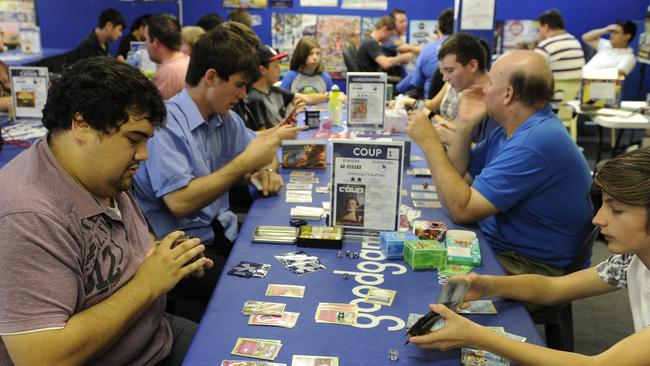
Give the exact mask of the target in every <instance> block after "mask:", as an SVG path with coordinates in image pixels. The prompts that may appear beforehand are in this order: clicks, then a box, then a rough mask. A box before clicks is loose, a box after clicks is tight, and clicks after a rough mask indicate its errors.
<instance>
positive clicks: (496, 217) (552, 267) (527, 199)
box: [409, 51, 593, 275]
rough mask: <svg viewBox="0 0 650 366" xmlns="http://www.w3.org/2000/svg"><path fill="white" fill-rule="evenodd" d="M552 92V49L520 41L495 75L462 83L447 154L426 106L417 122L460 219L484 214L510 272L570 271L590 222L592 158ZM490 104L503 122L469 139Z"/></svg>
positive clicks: (414, 126)
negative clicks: (476, 83)
mask: <svg viewBox="0 0 650 366" xmlns="http://www.w3.org/2000/svg"><path fill="white" fill-rule="evenodd" d="M552 96H553V75H552V73H551V70H550V69H549V66H548V64H547V63H546V61H545V60H544V58H543V57H542V56H540V55H539V54H536V53H535V52H533V51H514V52H511V53H508V54H505V55H503V56H502V57H500V58H499V60H497V62H496V63H495V64H494V66H493V67H492V69H491V70H490V72H489V83H488V84H487V85H485V86H483V87H480V88H472V89H469V90H467V91H465V92H464V93H463V98H462V99H461V102H460V106H459V112H458V117H457V121H459V126H458V130H457V131H456V137H455V139H454V141H453V143H452V144H451V145H450V147H449V151H448V154H447V153H446V152H445V150H444V148H443V146H442V144H441V143H440V140H439V138H438V135H437V134H436V131H435V129H434V128H433V126H432V125H431V123H430V122H429V120H428V119H427V117H426V116H425V115H424V114H423V113H422V112H418V113H416V114H414V115H413V116H412V117H411V121H410V122H409V135H410V136H411V138H412V139H413V141H415V142H416V143H417V144H418V145H419V146H420V147H421V148H422V150H423V151H424V154H425V156H426V159H427V162H428V165H429V168H430V169H431V175H432V176H433V181H434V184H435V185H436V188H437V190H438V195H439V196H440V197H441V199H442V200H443V201H444V202H445V204H446V206H447V209H448V210H449V213H450V214H451V217H452V219H453V220H454V222H456V223H463V224H468V223H476V222H478V223H479V225H480V228H481V230H482V231H483V233H484V234H485V236H486V238H487V240H488V242H489V244H490V245H491V246H492V248H493V249H494V250H495V252H497V257H498V259H499V262H500V263H501V265H502V266H503V267H504V269H505V270H506V272H508V273H509V274H520V273H539V274H545V275H560V274H562V273H563V272H564V268H566V267H567V265H569V263H570V262H571V261H572V260H573V258H574V257H575V254H576V252H577V251H578V250H579V248H580V245H581V244H582V242H583V240H584V239H585V238H586V237H587V235H588V234H589V232H590V230H591V224H590V220H591V216H592V213H593V210H592V207H591V205H590V203H589V201H588V199H587V195H588V192H589V187H590V184H591V178H590V172H589V167H588V166H587V162H586V160H585V158H584V157H583V156H582V154H581V153H580V151H579V150H578V148H577V146H576V145H575V143H574V142H573V141H572V140H571V138H570V136H569V134H568V133H567V131H566V130H565V129H564V127H563V125H562V123H561V122H560V120H559V119H558V118H557V116H556V115H555V114H554V113H553V112H552V111H551V107H550V106H549V104H548V103H549V101H550V100H551V97H552ZM485 113H487V114H488V115H489V116H490V117H492V118H493V119H495V120H496V121H498V122H499V124H500V127H499V128H497V129H495V130H494V131H493V132H492V133H491V134H490V135H489V136H488V137H487V138H486V139H485V140H484V141H482V142H480V143H479V144H477V145H476V146H475V147H474V148H473V149H471V148H470V143H471V131H472V129H473V128H474V126H475V125H476V123H478V121H480V120H481V118H483V116H484V115H485Z"/></svg>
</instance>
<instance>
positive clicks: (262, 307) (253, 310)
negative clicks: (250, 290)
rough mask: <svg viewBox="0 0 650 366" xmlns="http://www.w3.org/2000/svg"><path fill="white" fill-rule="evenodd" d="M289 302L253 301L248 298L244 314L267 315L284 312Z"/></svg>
mask: <svg viewBox="0 0 650 366" xmlns="http://www.w3.org/2000/svg"><path fill="white" fill-rule="evenodd" d="M286 306H287V304H283V303H279V302H266V301H252V300H248V301H246V302H245V303H244V309H243V310H242V314H244V315H253V314H266V315H279V314H282V313H283V312H284V309H285V307H286Z"/></svg>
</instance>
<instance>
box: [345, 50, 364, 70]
mask: <svg viewBox="0 0 650 366" xmlns="http://www.w3.org/2000/svg"><path fill="white" fill-rule="evenodd" d="M357 53H358V51H357V49H356V47H354V46H350V47H346V48H344V49H343V62H345V68H346V69H347V70H348V72H358V71H361V70H359V64H358V63H357Z"/></svg>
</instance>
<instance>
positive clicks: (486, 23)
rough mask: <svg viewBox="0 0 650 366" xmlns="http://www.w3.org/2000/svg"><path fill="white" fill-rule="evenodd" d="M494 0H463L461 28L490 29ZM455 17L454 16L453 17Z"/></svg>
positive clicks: (492, 21) (492, 20)
mask: <svg viewBox="0 0 650 366" xmlns="http://www.w3.org/2000/svg"><path fill="white" fill-rule="evenodd" d="M494 2H495V0H463V5H462V9H461V14H460V29H461V30H492V29H493V28H492V27H493V26H494ZM454 18H456V17H454Z"/></svg>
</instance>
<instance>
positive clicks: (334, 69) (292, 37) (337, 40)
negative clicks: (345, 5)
mask: <svg viewBox="0 0 650 366" xmlns="http://www.w3.org/2000/svg"><path fill="white" fill-rule="evenodd" d="M271 23H272V24H271V27H272V28H271V29H272V32H271V33H272V36H271V46H272V47H273V48H275V49H277V50H278V51H279V52H287V53H288V54H289V56H290V57H291V55H292V54H293V50H294V48H295V47H296V45H297V44H298V42H299V41H300V39H301V38H302V37H305V36H310V37H314V38H315V39H316V41H317V42H318V44H319V45H320V47H321V62H322V64H323V67H324V69H325V71H327V72H328V73H329V74H330V76H331V77H332V78H333V79H341V78H343V73H344V72H345V71H346V68H345V63H344V62H343V49H345V48H347V47H350V46H354V47H358V46H359V41H360V40H359V34H360V31H361V30H360V29H361V23H360V18H359V17H355V16H341V15H318V16H317V15H315V14H283V13H273V15H272V18H271ZM289 62H290V59H286V61H285V62H283V63H282V64H281V65H280V66H281V67H282V68H283V70H286V69H288V66H289Z"/></svg>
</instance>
